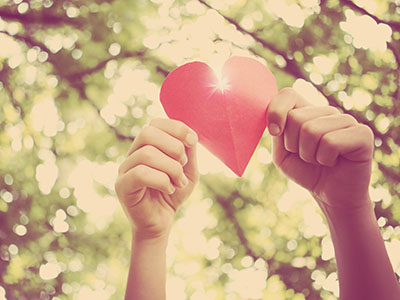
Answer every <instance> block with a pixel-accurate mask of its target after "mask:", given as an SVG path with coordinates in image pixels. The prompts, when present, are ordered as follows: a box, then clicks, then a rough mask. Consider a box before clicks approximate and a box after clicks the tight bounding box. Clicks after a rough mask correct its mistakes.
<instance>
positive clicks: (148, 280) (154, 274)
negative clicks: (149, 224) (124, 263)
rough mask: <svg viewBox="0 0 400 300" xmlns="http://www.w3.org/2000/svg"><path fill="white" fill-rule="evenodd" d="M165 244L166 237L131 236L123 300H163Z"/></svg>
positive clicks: (166, 241)
mask: <svg viewBox="0 0 400 300" xmlns="http://www.w3.org/2000/svg"><path fill="white" fill-rule="evenodd" d="M167 244H168V235H165V236H163V237H160V238H156V239H146V238H142V237H140V235H134V236H133V238H132V250H131V264H130V269H129V276H128V283H127V288H126V297H125V300H147V299H151V300H162V299H165V281H166V247H167Z"/></svg>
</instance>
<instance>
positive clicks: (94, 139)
mask: <svg viewBox="0 0 400 300" xmlns="http://www.w3.org/2000/svg"><path fill="white" fill-rule="evenodd" d="M231 55H242V56H250V57H254V58H256V59H258V60H259V61H260V62H262V63H264V64H266V65H267V66H268V67H269V68H270V69H271V71H272V72H273V73H274V74H275V76H276V79H277V83H278V87H279V88H283V87H287V86H292V87H294V88H295V89H296V90H297V91H298V92H299V93H301V94H302V95H304V96H305V97H306V98H307V99H308V100H309V101H310V102H312V103H314V104H315V105H327V104H328V103H329V104H330V105H333V106H336V107H338V108H340V109H341V110H342V111H344V112H347V113H349V114H352V115H353V116H355V117H356V118H357V119H358V120H359V121H361V122H363V123H365V124H367V125H368V126H370V127H371V128H372V130H373V131H374V134H375V146H376V151H375V162H374V166H373V167H374V171H373V177H372V182H371V197H372V199H373V201H374V202H375V210H376V215H377V220H378V223H379V226H380V228H381V230H382V235H383V238H384V239H385V242H386V246H387V248H388V251H389V254H390V257H391V260H392V263H393V267H394V269H395V271H396V274H397V275H400V241H399V237H400V226H399V221H400V201H399V193H400V185H399V180H400V172H399V163H400V161H399V160H400V148H399V145H400V126H399V123H400V117H399V113H400V92H399V83H400V82H399V78H400V1H399V0H354V1H350V0H325V1H323V0H264V1H263V0H253V1H244V0H226V1H217V0H190V1H181V0H175V1H174V0H166V1H161V0H152V1H145V0H115V1H110V0H109V1H99V0H85V1H83V0H57V1H53V0H32V1H22V0H14V1H6V0H0V299H8V300H12V299H18V300H23V299H53V300H64V299H77V300H78V299H79V300H80V299H85V300H86V299H96V300H103V299H104V300H106V299H123V295H124V291H125V284H126V278H127V272H128V267H129V254H130V253H129V248H130V235H131V233H130V225H129V223H128V221H127V219H126V217H125V215H124V214H123V211H122V209H121V207H120V205H119V203H118V199H117V198H116V196H115V192H114V181H115V179H116V175H117V169H118V165H119V164H120V163H121V162H122V161H123V160H124V158H125V154H126V152H127V150H128V148H129V146H130V143H131V142H132V140H133V139H134V137H135V136H136V135H137V134H138V132H139V131H140V129H141V128H142V126H143V125H145V124H147V123H148V122H149V121H150V120H151V119H152V118H154V117H159V116H165V115H164V113H163V110H162V108H161V106H160V103H159V90H160V86H161V84H162V82H163V80H164V78H165V76H166V75H167V74H168V73H169V72H170V71H172V70H173V69H174V68H176V67H177V66H179V65H182V64H184V63H186V62H190V61H193V60H199V61H203V62H206V63H208V64H209V65H210V66H213V67H214V68H215V69H217V70H218V68H220V67H221V65H222V64H223V62H224V61H225V60H226V59H227V58H229V57H230V56H231ZM270 146H271V141H270V137H269V136H268V134H265V135H264V136H263V138H262V140H261V142H260V145H259V146H258V148H257V150H256V152H255V153H254V155H253V158H252V160H251V161H250V164H249V166H248V168H247V170H246V172H245V174H244V176H243V177H242V178H237V177H236V176H235V175H233V173H232V172H231V171H229V170H228V169H227V168H226V167H224V166H223V165H222V164H221V163H220V162H219V161H218V160H217V159H215V158H214V157H213V156H211V155H210V154H209V153H208V152H207V151H206V150H204V149H200V153H199V164H200V169H201V174H202V176H201V181H200V184H199V185H198V186H197V188H196V190H195V192H194V193H193V195H192V196H191V198H190V199H189V200H188V201H187V202H186V203H185V204H184V206H183V207H182V209H180V211H179V212H178V214H177V218H176V222H175V225H174V229H173V231H172V234H171V238H170V244H169V247H168V253H167V254H168V283H167V293H168V299H173V300H180V299H191V300H201V299H228V300H236V299H238V300H239V299H275V300H280V299H296V300H301V299H328V300H334V299H338V282H337V273H336V268H335V260H334V252H333V248H332V242H331V239H330V236H329V234H328V228H327V226H326V223H325V220H324V218H323V216H322V214H321V212H320V210H319V208H318V207H317V205H316V204H315V203H314V202H313V200H312V198H311V196H310V194H309V193H307V192H306V191H304V190H302V189H301V188H299V187H298V186H297V185H295V184H293V183H291V182H287V180H286V179H285V177H284V176H283V175H282V174H280V173H279V172H278V171H277V169H276V168H275V167H274V165H273V164H272V162H271V154H270Z"/></svg>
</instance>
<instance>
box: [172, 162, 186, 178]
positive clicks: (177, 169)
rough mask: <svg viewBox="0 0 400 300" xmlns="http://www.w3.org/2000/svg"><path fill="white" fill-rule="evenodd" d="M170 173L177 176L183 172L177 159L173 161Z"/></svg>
mask: <svg viewBox="0 0 400 300" xmlns="http://www.w3.org/2000/svg"><path fill="white" fill-rule="evenodd" d="M172 174H173V176H174V177H176V178H179V177H181V176H182V174H183V167H182V165H181V164H180V163H178V162H177V161H175V162H174V165H173V167H172Z"/></svg>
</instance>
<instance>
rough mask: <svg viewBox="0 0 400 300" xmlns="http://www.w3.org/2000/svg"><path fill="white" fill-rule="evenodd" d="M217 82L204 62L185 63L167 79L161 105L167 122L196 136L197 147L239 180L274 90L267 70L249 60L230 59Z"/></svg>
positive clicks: (255, 145) (258, 137) (263, 128)
mask: <svg viewBox="0 0 400 300" xmlns="http://www.w3.org/2000/svg"><path fill="white" fill-rule="evenodd" d="M221 78H222V79H221V81H218V77H217V76H216V74H215V73H214V71H213V70H212V69H211V68H210V67H209V66H208V65H206V64H205V63H202V62H191V63H187V64H185V65H183V66H180V67H179V68H177V69H175V70H174V71H172V72H171V73H169V74H168V76H167V78H166V79H165V81H164V82H163V84H162V87H161V93H160V100H161V103H162V105H163V107H164V109H165V112H166V113H167V115H168V117H170V118H171V119H175V120H180V121H182V122H184V123H185V124H187V125H188V126H189V127H190V128H192V129H193V130H194V131H196V133H197V134H198V136H199V141H200V143H202V144H203V145H204V146H205V147H206V148H207V149H208V150H209V151H210V152H212V153H213V154H214V155H216V156H217V157H218V158H219V159H221V160H222V161H223V162H224V163H225V164H226V165H227V166H228V167H229V168H230V169H231V170H232V171H233V172H235V173H236V174H237V175H238V176H242V175H243V173H244V171H245V169H246V167H247V164H248V163H249V160H250V158H251V156H252V155H253V153H254V151H255V149H256V147H257V144H258V142H259V141H260V139H261V136H262V134H263V132H264V130H265V127H266V116H265V112H266V109H267V107H268V104H269V102H270V101H271V99H272V98H273V97H274V96H275V95H276V94H277V92H278V90H277V87H276V81H275V78H274V76H273V74H272V73H271V71H270V70H268V68H267V67H265V66H264V65H263V64H261V63H260V62H258V61H257V60H255V59H252V58H247V57H238V56H234V57H231V58H230V59H228V60H227V61H226V62H225V64H224V66H223V68H222V76H221Z"/></svg>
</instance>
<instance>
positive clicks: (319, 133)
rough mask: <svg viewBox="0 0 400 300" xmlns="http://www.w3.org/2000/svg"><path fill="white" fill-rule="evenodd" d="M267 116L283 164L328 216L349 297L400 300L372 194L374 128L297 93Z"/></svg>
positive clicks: (277, 102) (282, 98)
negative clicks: (307, 99) (373, 204)
mask: <svg viewBox="0 0 400 300" xmlns="http://www.w3.org/2000/svg"><path fill="white" fill-rule="evenodd" d="M267 119H268V124H269V130H270V133H271V135H273V157H274V162H275V164H276V165H277V166H278V167H279V168H280V169H281V170H282V171H283V172H284V173H285V174H286V175H287V176H288V177H289V178H290V179H292V180H294V181H295V182H297V183H298V184H300V185H302V186H303V187H305V188H306V189H308V190H309V191H310V192H311V193H312V195H313V196H314V198H315V200H316V201H317V203H318V204H319V206H320V207H321V209H322V211H323V212H324V214H325V217H326V219H327V222H328V225H329V229H330V232H331V236H332V241H333V244H334V248H335V255H336V261H337V268H338V277H339V286H340V295H341V299H344V300H347V299H351V300H352V299H363V300H369V299H371V300H374V299H385V300H391V299H399V298H400V290H399V285H398V282H397V280H396V277H395V274H394V272H393V269H392V266H391V264H390V261H389V258H388V254H387V252H386V249H385V246H384V242H383V239H382V237H381V235H380V231H379V228H378V225H377V222H376V218H375V215H374V210H373V206H372V203H371V201H370V198H369V195H368V188H369V181H370V176H371V163H372V157H373V145H374V137H373V134H372V132H371V130H370V129H369V128H368V127H367V126H365V125H362V124H359V123H358V122H357V120H355V119H354V118H353V117H351V116H350V115H347V114H342V113H340V112H339V111H338V110H337V109H336V108H333V107H331V106H325V107H315V106H312V105H310V104H309V103H308V102H307V101H306V100H305V99H303V98H302V97H301V96H299V95H298V94H297V93H296V92H294V91H293V90H292V89H284V90H282V91H281V92H280V93H279V94H278V95H277V96H276V97H275V98H274V99H273V100H272V102H271V104H270V106H269V109H268V112H267Z"/></svg>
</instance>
